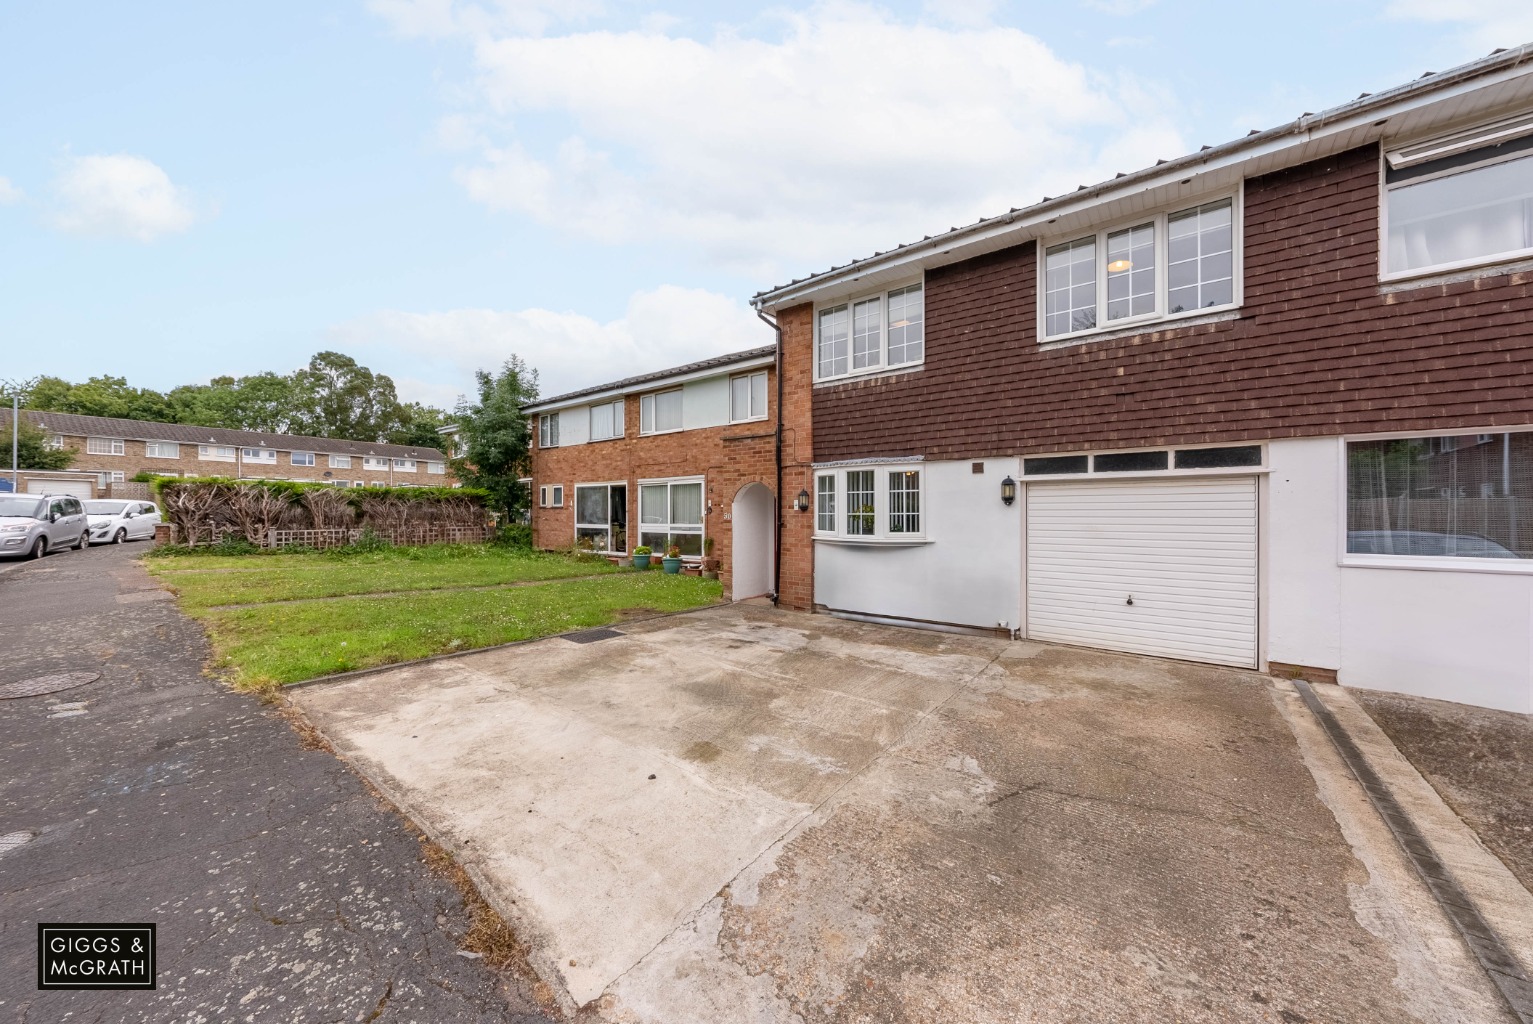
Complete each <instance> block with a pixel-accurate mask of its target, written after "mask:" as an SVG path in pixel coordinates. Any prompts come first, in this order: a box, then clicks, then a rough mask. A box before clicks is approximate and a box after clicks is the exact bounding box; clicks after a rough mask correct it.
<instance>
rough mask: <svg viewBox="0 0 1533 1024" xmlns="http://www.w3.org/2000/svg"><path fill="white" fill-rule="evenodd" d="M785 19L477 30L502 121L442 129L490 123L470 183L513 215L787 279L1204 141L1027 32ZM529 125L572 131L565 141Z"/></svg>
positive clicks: (1158, 105) (464, 173) (1153, 103)
mask: <svg viewBox="0 0 1533 1024" xmlns="http://www.w3.org/2000/svg"><path fill="white" fill-rule="evenodd" d="M773 17H776V18H777V19H778V21H777V22H774V24H775V25H779V26H780V27H781V32H780V35H779V36H778V37H777V38H774V39H762V38H756V37H750V36H746V35H743V34H739V33H736V32H733V31H731V30H728V29H725V30H720V31H719V32H718V34H716V35H715V36H713V37H712V38H711V39H707V40H703V41H699V40H696V39H691V38H687V37H684V36H680V35H669V34H666V33H665V32H661V31H653V30H652V31H632V32H596V31H592V32H578V33H570V34H565V35H558V36H548V37H534V36H528V35H511V36H505V35H496V34H493V33H481V34H478V35H477V36H475V37H474V43H475V60H476V64H477V68H478V71H479V74H478V78H477V80H476V82H475V91H476V93H477V96H478V98H479V101H480V102H479V105H478V106H477V107H476V108H475V112H476V113H478V114H482V115H483V116H482V117H480V118H479V119H477V120H475V119H465V118H463V117H462V116H461V115H457V116H455V117H454V120H453V121H452V122H451V124H450V127H448V128H446V129H444V135H445V136H448V137H451V138H453V139H454V141H456V142H461V141H463V129H464V127H465V125H469V124H472V125H474V126H475V130H476V131H478V132H479V138H478V142H477V144H476V150H477V158H476V159H474V160H473V161H471V162H469V163H467V164H466V165H465V166H463V167H462V168H461V169H460V170H459V172H458V180H459V181H460V182H461V184H462V185H463V187H464V188H465V189H466V190H467V192H468V194H469V195H470V196H472V197H473V198H475V199H477V200H478V201H480V202H482V203H484V204H486V205H488V206H490V207H492V208H495V209H500V210H506V211H510V212H514V213H517V214H520V215H524V216H528V217H531V218H533V219H535V220H537V221H539V222H542V223H546V224H551V225H556V226H558V227H561V228H565V229H568V230H570V231H572V232H575V233H578V234H581V235H585V236H588V237H594V238H597V239H601V240H605V241H632V240H639V239H642V240H657V239H658V240H680V241H683V242H686V243H689V244H691V245H693V246H696V247H698V248H700V249H701V250H702V252H703V253H704V254H705V255H706V257H707V258H708V259H709V260H710V261H711V262H714V263H722V264H725V265H728V266H730V267H731V268H733V269H737V270H742V271H745V272H749V273H751V274H753V275H758V276H763V277H775V276H777V275H778V274H779V273H780V271H781V270H782V267H784V266H791V267H792V268H794V269H795V270H803V269H809V268H816V269H817V268H819V267H821V266H823V265H824V264H826V263H829V262H843V261H844V260H846V259H848V258H851V257H854V256H860V255H864V254H866V252H867V250H868V249H869V248H892V247H893V246H894V245H896V244H898V243H900V242H904V241H909V240H911V239H914V238H920V237H921V236H922V235H923V234H925V233H928V232H935V231H938V230H942V229H945V228H947V227H949V226H952V225H957V224H961V223H966V222H972V221H974V220H976V219H978V218H979V217H981V216H987V215H991V214H994V213H997V212H1001V211H1004V210H1006V209H1007V208H1009V207H1011V206H1021V205H1026V204H1028V203H1031V202H1035V201H1037V200H1038V199H1039V198H1041V197H1042V196H1043V195H1045V194H1050V195H1058V194H1059V193H1061V192H1063V191H1065V190H1066V189H1069V188H1073V187H1074V186H1076V185H1077V184H1081V183H1084V182H1088V181H1096V180H1101V179H1104V178H1107V177H1110V176H1111V175H1112V174H1113V172H1115V171H1119V170H1133V169H1135V168H1138V167H1141V166H1145V165H1148V164H1150V163H1153V162H1154V160H1155V159H1156V158H1158V157H1171V156H1175V155H1178V154H1180V153H1182V152H1184V151H1185V149H1186V147H1185V145H1184V144H1183V141H1182V139H1181V137H1180V135H1179V134H1178V133H1177V131H1176V130H1175V129H1174V127H1173V126H1172V121H1171V115H1172V112H1173V110H1174V106H1175V105H1174V103H1172V101H1171V99H1170V98H1169V97H1168V96H1167V95H1166V94H1164V93H1163V92H1162V91H1160V90H1157V89H1154V88H1150V87H1147V86H1145V85H1144V84H1143V83H1141V82H1139V81H1137V80H1135V79H1134V78H1132V77H1130V76H1127V75H1125V74H1121V73H1101V72H1095V71H1093V70H1091V69H1088V68H1086V67H1084V66H1082V65H1079V64H1073V63H1070V62H1068V61H1065V60H1062V59H1061V58H1059V57H1058V56H1056V55H1055V54H1054V53H1053V52H1051V51H1050V50H1049V48H1048V47H1047V46H1045V45H1044V44H1043V43H1042V42H1040V41H1039V40H1038V39H1036V38H1034V37H1033V36H1030V35H1028V34H1026V33H1024V32H1021V31H1019V30H1017V29H1014V28H1006V27H999V26H988V27H980V28H950V27H943V26H939V25H935V24H927V23H909V22H903V21H900V20H898V19H897V18H895V17H894V16H893V15H891V14H889V13H888V12H886V11H884V10H882V9H879V8H874V7H870V6H866V5H863V4H858V3H845V2H833V3H827V4H823V5H820V6H817V7H814V8H812V9H810V10H809V11H807V12H802V13H779V14H777V15H774V16H773ZM522 117H525V118H528V119H529V120H535V121H536V122H537V126H538V127H543V126H546V125H547V124H548V123H550V122H552V123H558V124H563V125H564V126H565V127H564V128H563V130H562V131H560V132H559V133H557V134H556V136H555V137H554V138H553V139H552V140H551V141H548V140H547V139H546V136H543V135H537V134H535V133H534V132H532V131H530V130H527V131H523V130H519V129H520V126H518V124H517V120H518V118H522ZM493 124H499V125H501V126H503V127H501V128H499V129H496V128H493V127H490V126H491V125H493ZM508 124H509V125H510V127H504V126H506V125H508ZM1103 140H1107V141H1103Z"/></svg>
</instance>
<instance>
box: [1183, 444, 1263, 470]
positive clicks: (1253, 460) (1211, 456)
mask: <svg viewBox="0 0 1533 1024" xmlns="http://www.w3.org/2000/svg"><path fill="white" fill-rule="evenodd" d="M1261 464H1262V446H1261V445H1259V444H1248V445H1240V446H1239V447H1235V448H1184V449H1182V450H1181V451H1179V452H1177V453H1176V468H1177V469H1226V468H1228V467H1230V466H1260V465H1261Z"/></svg>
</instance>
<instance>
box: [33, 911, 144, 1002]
mask: <svg viewBox="0 0 1533 1024" xmlns="http://www.w3.org/2000/svg"><path fill="white" fill-rule="evenodd" d="M37 987H38V988H40V989H85V988H98V989H134V988H154V925H152V924H39V925H38V926H37Z"/></svg>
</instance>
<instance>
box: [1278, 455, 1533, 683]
mask: <svg viewBox="0 0 1533 1024" xmlns="http://www.w3.org/2000/svg"><path fill="white" fill-rule="evenodd" d="M1268 458H1269V460H1270V462H1271V466H1272V474H1271V482H1270V490H1269V495H1270V501H1269V507H1268V514H1267V519H1266V521H1265V522H1264V523H1263V529H1264V531H1265V535H1266V537H1267V543H1268V545H1269V547H1268V556H1269V557H1268V560H1267V564H1268V567H1269V571H1268V576H1267V583H1266V595H1267V599H1268V602H1269V603H1268V615H1267V621H1268V635H1267V659H1268V660H1269V661H1281V662H1288V663H1290V664H1296V665H1307V666H1314V667H1317V668H1335V669H1337V670H1338V675H1337V678H1338V679H1339V680H1340V681H1341V683H1342V685H1344V686H1356V687H1362V688H1365V689H1372V690H1391V691H1394V692H1397V693H1407V694H1413V695H1415V696H1420V697H1431V698H1434V699H1436V700H1448V701H1456V702H1459V703H1462V704H1477V705H1480V706H1482V707H1491V708H1500V709H1502V710H1505V711H1519V712H1523V713H1529V712H1533V575H1527V574H1512V573H1495V572H1474V571H1464V572H1459V571H1439V570H1426V569H1409V568H1377V567H1372V566H1367V567H1365V566H1348V565H1340V564H1338V562H1339V553H1340V551H1341V538H1340V533H1341V530H1342V525H1341V524H1342V517H1341V509H1342V503H1343V500H1344V495H1343V494H1342V493H1341V488H1342V481H1341V460H1342V449H1341V444H1340V442H1339V441H1338V440H1337V439H1336V438H1321V439H1315V440H1296V441H1273V442H1271V443H1270V444H1269V446H1268Z"/></svg>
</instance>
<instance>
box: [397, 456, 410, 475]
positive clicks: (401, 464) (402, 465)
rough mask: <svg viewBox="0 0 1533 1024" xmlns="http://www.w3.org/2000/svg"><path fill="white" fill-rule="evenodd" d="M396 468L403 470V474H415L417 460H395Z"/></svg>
mask: <svg viewBox="0 0 1533 1024" xmlns="http://www.w3.org/2000/svg"><path fill="white" fill-rule="evenodd" d="M394 468H395V469H398V470H402V471H403V472H406V473H413V472H415V460H414V459H395V460H394Z"/></svg>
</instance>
